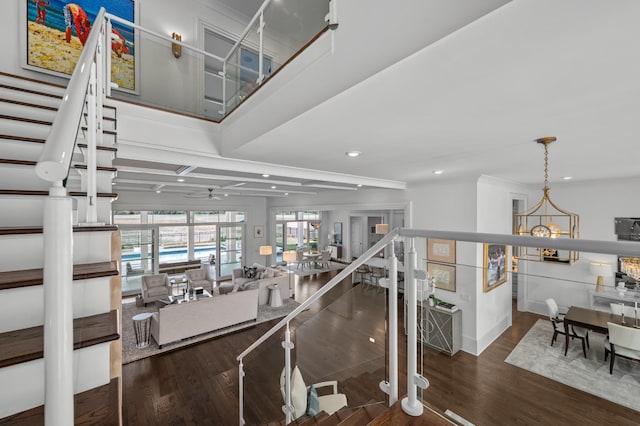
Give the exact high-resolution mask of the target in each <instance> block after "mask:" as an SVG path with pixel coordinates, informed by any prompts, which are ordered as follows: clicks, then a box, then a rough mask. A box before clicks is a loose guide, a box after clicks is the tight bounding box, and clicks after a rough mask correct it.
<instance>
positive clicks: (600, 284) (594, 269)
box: [589, 262, 613, 293]
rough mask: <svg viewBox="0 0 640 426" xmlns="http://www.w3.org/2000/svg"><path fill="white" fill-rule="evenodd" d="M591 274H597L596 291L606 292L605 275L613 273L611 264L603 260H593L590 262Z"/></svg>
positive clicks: (608, 275)
mask: <svg viewBox="0 0 640 426" xmlns="http://www.w3.org/2000/svg"><path fill="white" fill-rule="evenodd" d="M589 271H590V272H591V275H596V276H597V278H596V293H604V277H610V276H612V275H613V270H612V269H611V265H610V264H608V263H602V262H591V263H590V264H589Z"/></svg>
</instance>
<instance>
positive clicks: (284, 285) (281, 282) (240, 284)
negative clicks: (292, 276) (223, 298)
mask: <svg viewBox="0 0 640 426" xmlns="http://www.w3.org/2000/svg"><path fill="white" fill-rule="evenodd" d="M241 272H242V269H240V268H238V269H234V271H233V273H232V274H231V284H232V286H233V289H228V288H227V289H226V290H227V291H232V292H236V291H238V290H242V289H244V288H257V289H258V291H259V296H258V304H259V305H265V304H267V303H269V288H268V287H269V286H270V285H271V284H278V288H279V289H280V296H281V297H282V300H286V299H288V298H289V297H290V296H291V295H290V292H289V274H288V273H287V272H284V271H280V270H278V269H274V268H266V269H264V270H263V271H261V272H262V275H261V276H262V277H263V278H260V279H258V278H244V277H242V276H241V275H242V274H241ZM224 291H225V289H224V286H223V287H222V288H221V289H220V292H221V293H222V292H224Z"/></svg>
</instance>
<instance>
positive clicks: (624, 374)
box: [505, 320, 640, 411]
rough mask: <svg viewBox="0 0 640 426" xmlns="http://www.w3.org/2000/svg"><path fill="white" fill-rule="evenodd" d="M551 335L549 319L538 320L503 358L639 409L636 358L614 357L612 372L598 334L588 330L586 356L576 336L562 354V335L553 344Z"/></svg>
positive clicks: (639, 369) (639, 368)
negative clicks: (566, 350)
mask: <svg viewBox="0 0 640 426" xmlns="http://www.w3.org/2000/svg"><path fill="white" fill-rule="evenodd" d="M551 336H553V327H552V326H551V323H550V322H549V321H545V320H538V321H537V322H536V323H535V324H534V326H533V327H531V330H529V332H528V333H527V334H526V336H524V337H523V338H522V340H520V342H519V343H518V345H517V346H516V347H515V349H514V350H513V351H512V352H511V353H510V354H509V356H508V357H507V359H505V362H507V363H509V364H512V365H515V366H516V367H520V368H523V369H525V370H528V371H531V372H533V373H536V374H539V375H541V376H544V377H547V378H549V379H552V380H555V381H558V382H560V383H563V384H565V385H567V386H571V387H574V388H576V389H580V390H581V391H584V392H587V393H590V394H592V395H596V396H598V397H600V398H603V399H607V400H609V401H611V402H614V403H616V404H619V405H623V406H625V407H628V408H631V409H633V410H636V411H640V398H638V395H640V362H637V361H636V362H634V361H630V360H627V359H624V358H616V361H615V364H614V366H613V374H609V360H608V359H607V362H605V361H604V336H603V335H602V334H598V333H589V344H590V346H591V349H587V358H586V359H585V358H584V356H583V354H582V344H581V343H580V340H577V339H574V340H569V351H568V352H567V356H566V357H565V356H564V336H562V335H558V340H556V343H554V344H553V347H552V346H551V345H550V343H551Z"/></svg>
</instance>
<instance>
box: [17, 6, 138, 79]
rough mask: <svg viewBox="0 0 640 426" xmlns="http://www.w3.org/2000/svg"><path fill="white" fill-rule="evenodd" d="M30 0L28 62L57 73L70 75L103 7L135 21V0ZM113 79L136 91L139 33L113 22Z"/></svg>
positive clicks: (46, 70) (33, 65)
mask: <svg viewBox="0 0 640 426" xmlns="http://www.w3.org/2000/svg"><path fill="white" fill-rule="evenodd" d="M23 1H25V2H26V11H27V14H26V15H27V16H26V23H27V43H26V44H27V58H26V59H27V61H26V63H27V66H29V67H32V68H35V69H37V70H38V71H41V70H42V71H45V72H51V73H53V74H56V75H68V76H70V75H71V74H72V73H73V69H74V68H75V66H76V63H77V62H78V58H79V57H80V53H81V52H82V49H83V47H84V44H85V43H86V41H87V38H88V37H89V33H90V32H91V27H92V25H93V22H94V20H95V18H96V15H97V14H98V11H99V10H100V8H101V7H104V8H105V10H106V11H107V12H108V13H111V14H113V15H116V16H118V17H120V18H123V19H126V20H127V21H129V22H135V2H134V1H133V0H111V1H107V0H77V1H75V2H67V1H60V0H23ZM112 32H113V35H114V37H113V40H112V42H111V50H110V51H111V81H112V82H114V83H116V84H118V86H119V87H120V88H123V89H126V90H129V91H135V56H136V52H135V34H134V30H133V28H130V27H125V26H123V25H120V24H118V23H116V22H113V31H112Z"/></svg>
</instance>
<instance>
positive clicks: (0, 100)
mask: <svg viewBox="0 0 640 426" xmlns="http://www.w3.org/2000/svg"><path fill="white" fill-rule="evenodd" d="M0 102H4V103H7V104H14V105H21V106H26V107H30V108H39V109H46V110H48V111H57V110H58V108H56V107H52V106H47V105H40V104H34V103H31V102H24V101H17V100H15V99H6V98H0Z"/></svg>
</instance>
